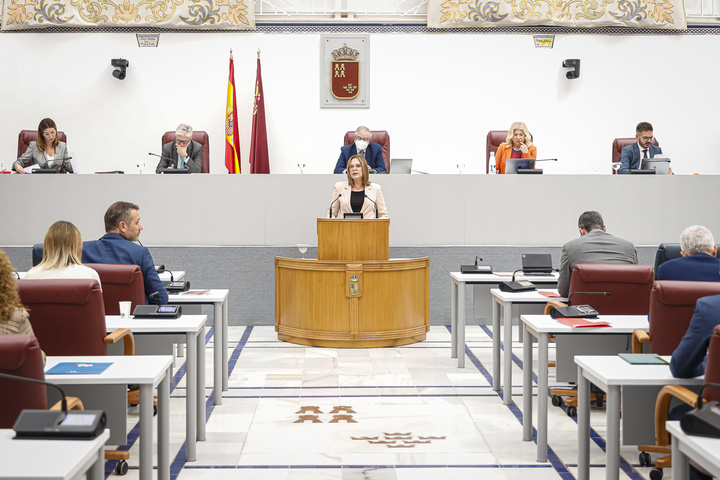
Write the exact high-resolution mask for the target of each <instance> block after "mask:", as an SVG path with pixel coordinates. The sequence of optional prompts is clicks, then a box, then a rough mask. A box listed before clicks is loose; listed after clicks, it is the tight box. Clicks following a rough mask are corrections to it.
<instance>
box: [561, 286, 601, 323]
mask: <svg viewBox="0 0 720 480" xmlns="http://www.w3.org/2000/svg"><path fill="white" fill-rule="evenodd" d="M576 293H579V294H581V295H605V296H606V297H609V296H610V292H573V293H571V294H570V296H569V297H568V306H567V307H552V308H551V309H550V317H552V318H597V317H598V315H599V313H598V311H597V310H595V309H594V308H592V307H591V306H590V305H571V301H572V296H573V295H575V294H576Z"/></svg>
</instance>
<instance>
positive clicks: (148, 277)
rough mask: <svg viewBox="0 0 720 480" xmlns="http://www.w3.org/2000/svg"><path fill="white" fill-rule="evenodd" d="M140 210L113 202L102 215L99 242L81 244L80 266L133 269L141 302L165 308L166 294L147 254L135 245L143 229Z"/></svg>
mask: <svg viewBox="0 0 720 480" xmlns="http://www.w3.org/2000/svg"><path fill="white" fill-rule="evenodd" d="M139 210H140V207H138V206H137V205H135V204H133V203H129V202H115V203H113V204H112V205H110V208H108V209H107V212H105V231H106V232H107V233H106V234H105V235H103V237H102V238H101V239H100V240H94V241H89V242H83V249H82V262H83V263H115V264H124V265H137V266H139V267H140V270H141V271H142V274H143V280H144V282H145V301H146V302H147V303H155V304H161V305H165V304H166V303H167V302H168V293H167V290H165V285H163V282H162V281H161V280H160V277H159V276H158V274H157V271H155V263H154V262H153V259H152V256H151V255H150V251H149V250H148V249H147V247H144V246H142V245H138V244H137V243H135V242H136V241H138V238H139V237H140V232H141V231H142V229H143V227H142V225H140V212H139Z"/></svg>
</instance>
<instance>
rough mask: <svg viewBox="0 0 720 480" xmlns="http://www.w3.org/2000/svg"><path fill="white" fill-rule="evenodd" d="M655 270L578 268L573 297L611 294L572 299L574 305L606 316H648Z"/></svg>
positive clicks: (641, 267)
mask: <svg viewBox="0 0 720 480" xmlns="http://www.w3.org/2000/svg"><path fill="white" fill-rule="evenodd" d="M652 286H653V270H652V267H651V266H650V265H611V264H603V265H596V264H585V265H575V268H574V269H573V273H572V276H571V277H570V293H571V294H572V293H573V292H610V296H604V295H581V294H578V295H573V298H572V303H573V304H574V305H583V304H587V305H591V306H592V307H593V308H594V309H595V310H597V311H598V312H599V313H600V314H604V315H647V313H648V311H649V309H650V290H652Z"/></svg>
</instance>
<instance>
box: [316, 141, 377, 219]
mask: <svg viewBox="0 0 720 480" xmlns="http://www.w3.org/2000/svg"><path fill="white" fill-rule="evenodd" d="M346 173H347V178H348V179H347V182H338V183H336V184H335V190H334V191H333V194H332V204H331V205H330V211H329V212H328V215H329V217H330V218H336V217H340V218H344V216H345V214H346V213H362V218H389V217H388V213H387V207H385V199H384V198H383V194H382V190H381V189H380V185H378V184H377V183H370V180H369V178H368V177H369V175H368V164H367V162H366V161H365V159H364V158H363V157H362V156H360V155H353V156H352V157H350V160H348V163H347V172H346Z"/></svg>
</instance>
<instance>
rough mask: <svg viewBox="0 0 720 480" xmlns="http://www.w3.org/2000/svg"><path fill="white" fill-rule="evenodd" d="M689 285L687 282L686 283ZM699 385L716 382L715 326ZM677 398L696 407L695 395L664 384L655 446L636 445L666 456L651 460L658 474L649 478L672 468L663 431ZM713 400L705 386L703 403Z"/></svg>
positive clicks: (719, 342)
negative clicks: (701, 380)
mask: <svg viewBox="0 0 720 480" xmlns="http://www.w3.org/2000/svg"><path fill="white" fill-rule="evenodd" d="M688 283H690V282H688ZM703 383H720V325H716V326H715V328H714V329H713V335H712V336H711V337H710V344H709V345H708V353H707V359H706V360H705V379H704V381H703ZM673 398H677V399H679V400H681V401H682V402H684V403H686V404H688V405H690V406H691V407H693V408H697V393H695V392H693V391H692V390H689V389H687V388H685V387H681V386H680V385H666V386H664V387H663V388H662V390H660V393H659V394H658V396H657V401H656V402H655V445H638V450H640V451H641V452H654V453H664V454H666V456H664V457H660V458H658V459H657V460H655V468H654V469H653V470H655V471H657V472H658V473H659V475H658V476H657V477H654V476H653V473H654V472H652V471H651V473H650V478H661V477H662V469H663V468H668V467H671V466H672V461H671V458H670V455H669V454H670V434H669V433H668V431H667V429H666V428H665V422H667V420H668V417H669V413H670V401H671V400H672V399H673ZM711 400H715V401H716V402H720V388H718V387H707V388H705V390H703V401H704V402H709V401H711ZM650 463H651V462H650V455H649V454H648V453H641V454H640V464H641V465H649V464H650Z"/></svg>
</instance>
